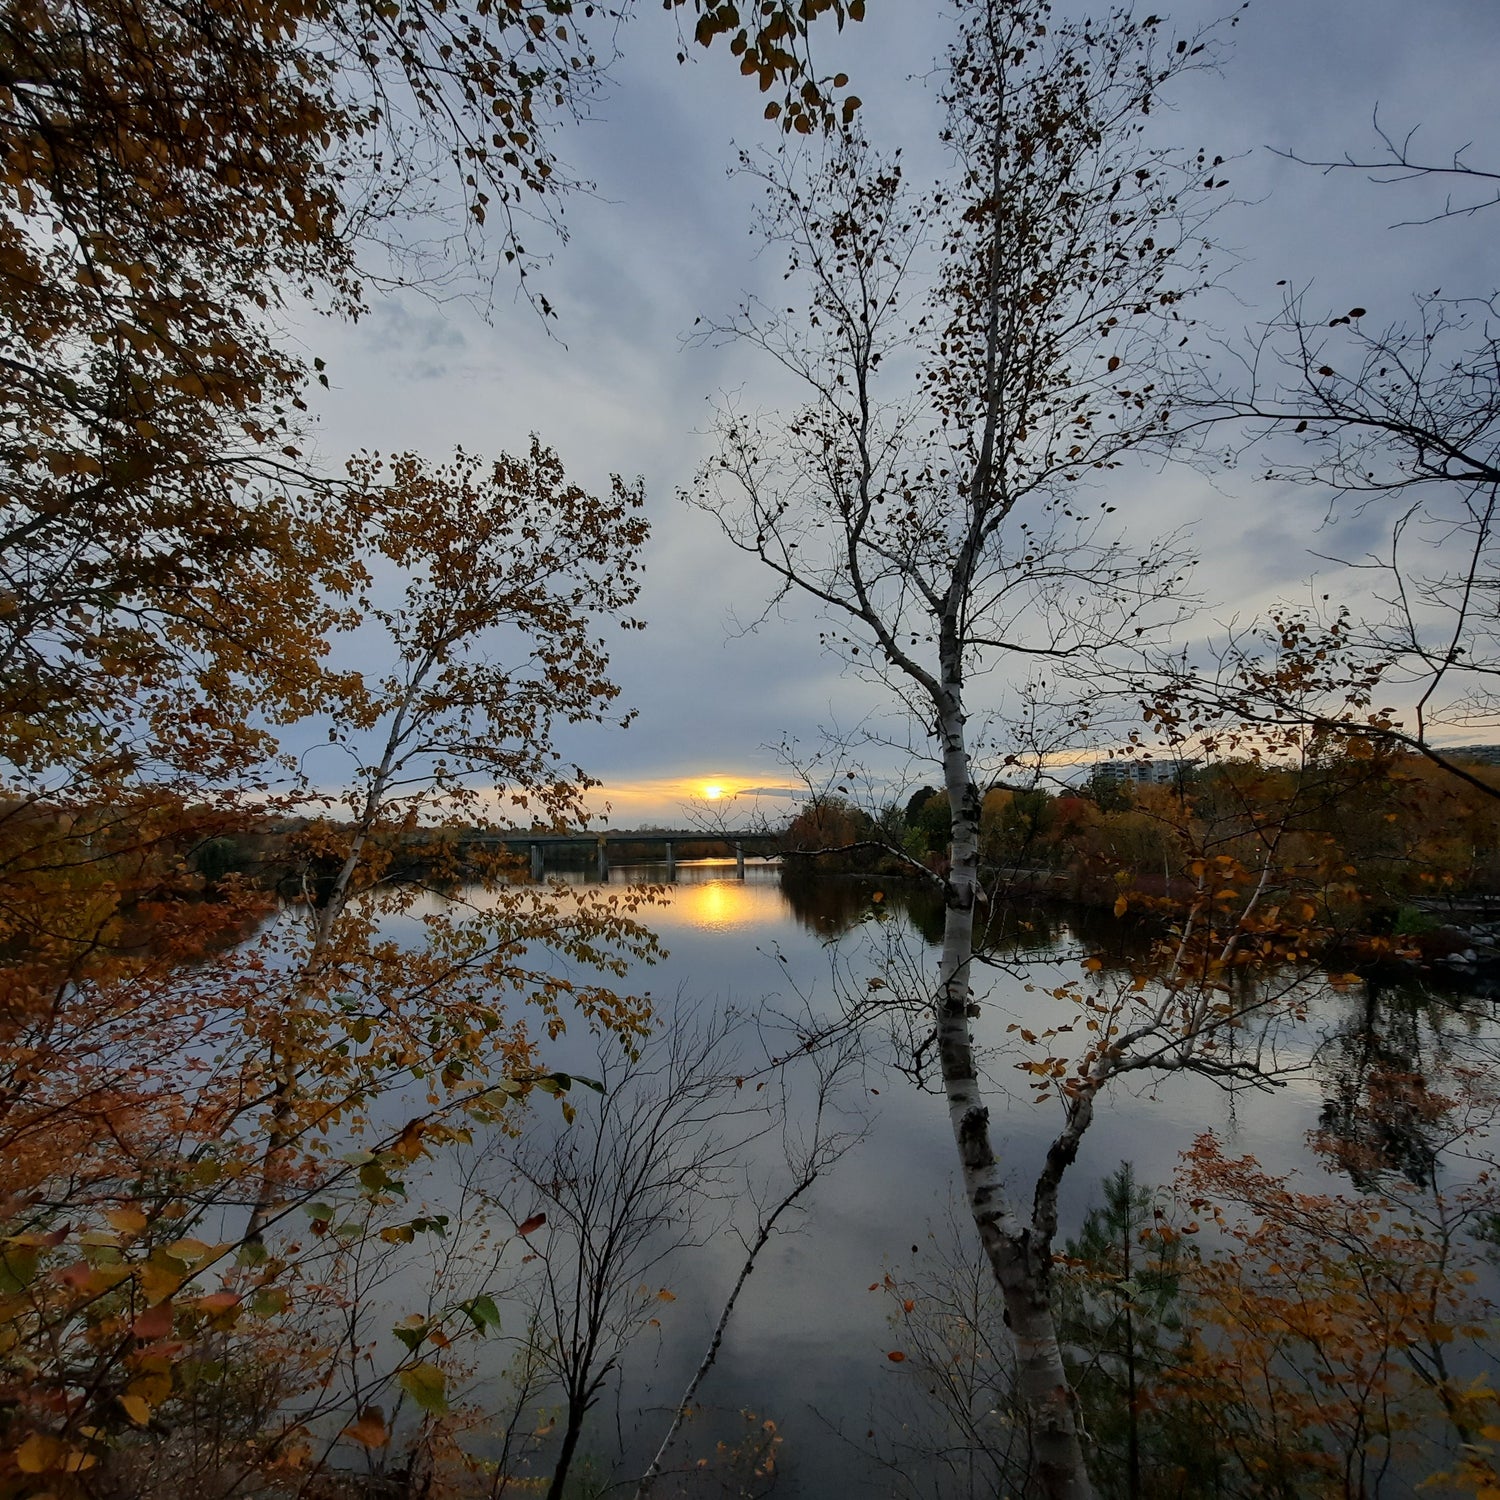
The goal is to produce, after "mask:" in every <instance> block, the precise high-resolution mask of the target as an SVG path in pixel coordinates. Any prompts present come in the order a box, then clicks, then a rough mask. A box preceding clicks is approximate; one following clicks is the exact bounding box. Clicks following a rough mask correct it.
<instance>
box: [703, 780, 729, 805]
mask: <svg viewBox="0 0 1500 1500" xmlns="http://www.w3.org/2000/svg"><path fill="white" fill-rule="evenodd" d="M703 795H704V796H705V797H707V798H708V800H709V801H710V802H717V801H718V800H719V798H720V797H722V796H723V795H724V788H723V787H721V786H720V785H719V784H718V782H716V781H711V782H709V784H708V785H707V786H706V787H704V788H703Z"/></svg>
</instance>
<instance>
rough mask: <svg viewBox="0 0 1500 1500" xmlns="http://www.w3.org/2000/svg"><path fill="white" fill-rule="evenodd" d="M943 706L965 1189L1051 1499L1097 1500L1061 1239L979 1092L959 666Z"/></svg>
mask: <svg viewBox="0 0 1500 1500" xmlns="http://www.w3.org/2000/svg"><path fill="white" fill-rule="evenodd" d="M944 675H945V682H944V689H945V692H944V698H945V700H946V701H945V702H943V703H941V704H940V705H939V727H940V730H941V733H942V743H943V781H944V785H945V787H946V788H947V792H948V805H949V808H950V810H951V812H952V817H953V830H952V839H953V842H952V859H951V869H950V871H949V875H948V884H947V892H946V898H947V899H946V911H945V913H944V920H943V952H942V960H941V967H940V969H939V987H938V997H937V1005H936V1010H937V1015H936V1021H937V1038H938V1055H939V1058H940V1060H941V1065H942V1072H943V1087H944V1091H945V1093H946V1095H947V1100H948V1117H949V1120H950V1121H951V1123H952V1126H953V1137H954V1140H955V1142H956V1144H957V1146H958V1155H959V1160H960V1162H961V1163H962V1166H963V1180H964V1193H965V1196H966V1198H967V1200H968V1203H969V1209H970V1212H971V1213H972V1214H973V1216H974V1223H975V1225H976V1226H977V1227H978V1230H979V1237H980V1240H981V1242H982V1243H983V1245H984V1250H985V1254H986V1255H987V1257H988V1258H989V1262H990V1266H991V1268H992V1269H993V1271H994V1273H995V1279H996V1281H998V1282H999V1285H1000V1289H1001V1293H1002V1295H1003V1297H1004V1301H1005V1312H1006V1319H1007V1321H1008V1323H1009V1325H1010V1331H1011V1335H1012V1337H1013V1338H1014V1339H1015V1345H1016V1371H1017V1381H1018V1386H1019V1389H1020V1393H1021V1398H1022V1400H1023V1401H1024V1402H1025V1403H1026V1407H1027V1410H1028V1412H1029V1413H1030V1417H1031V1424H1032V1446H1033V1452H1034V1454H1035V1474H1036V1477H1037V1480H1038V1482H1039V1483H1040V1485H1041V1491H1042V1493H1043V1494H1044V1495H1045V1496H1046V1497H1047V1500H1092V1497H1093V1487H1092V1486H1091V1485H1090V1483H1089V1477H1088V1471H1087V1468H1086V1467H1085V1465H1084V1459H1083V1445H1082V1440H1081V1424H1080V1422H1079V1416H1078V1404H1077V1400H1076V1398H1075V1397H1074V1395H1073V1391H1072V1388H1071V1387H1070V1386H1069V1384H1068V1378H1067V1374H1066V1372H1065V1371H1064V1369H1063V1361H1062V1350H1061V1348H1060V1347H1059V1345H1058V1342H1057V1329H1056V1325H1055V1323H1054V1321H1053V1317H1052V1305H1051V1296H1050V1289H1051V1279H1052V1245H1051V1241H1050V1237H1045V1236H1042V1235H1039V1234H1038V1233H1037V1231H1036V1229H1035V1227H1034V1226H1033V1225H1031V1224H1029V1223H1025V1222H1023V1221H1022V1220H1021V1218H1020V1217H1019V1216H1018V1215H1017V1214H1016V1213H1015V1211H1014V1210H1013V1209H1012V1208H1011V1207H1010V1206H1009V1205H1008V1204H1007V1202H1006V1197H1005V1188H1004V1183H1003V1181H1002V1178H1001V1172H1000V1166H999V1163H998V1162H997V1161H996V1159H995V1152H994V1148H993V1146H992V1145H991V1143H990V1130H989V1119H990V1116H989V1110H988V1109H986V1108H985V1106H984V1101H983V1098H982V1096H981V1094H980V1090H979V1077H978V1072H977V1070H976V1068H975V1065H974V1041H973V1031H972V1027H971V1025H970V1014H969V1004H970V988H969V978H970V970H971V968H972V964H973V957H974V903H975V898H976V894H977V892H978V889H979V879H978V875H979V813H980V798H979V790H978V788H977V787H976V786H975V785H974V783H973V780H972V776H971V768H970V763H969V754H968V748H967V745H966V742H965V738H964V716H963V710H962V699H961V690H960V686H959V684H960V678H959V675H958V670H957V664H956V662H955V663H954V664H953V668H952V669H951V670H949V671H947V672H945V674H944Z"/></svg>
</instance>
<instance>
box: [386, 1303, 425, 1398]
mask: <svg viewBox="0 0 1500 1500" xmlns="http://www.w3.org/2000/svg"><path fill="white" fill-rule="evenodd" d="M391 1332H392V1333H394V1334H395V1335H396V1337H397V1338H398V1339H400V1340H401V1342H402V1343H403V1344H405V1345H406V1347H407V1348H408V1349H410V1350H411V1352H412V1353H413V1354H415V1353H416V1352H417V1350H418V1348H420V1347H421V1343H422V1340H423V1339H425V1338H426V1337H427V1319H426V1318H424V1317H423V1316H422V1314H421V1313H412V1314H411V1315H410V1316H409V1317H405V1318H402V1320H401V1321H400V1322H399V1323H397V1324H396V1325H395V1326H394V1327H393V1328H392V1329H391ZM413 1394H415V1393H413Z"/></svg>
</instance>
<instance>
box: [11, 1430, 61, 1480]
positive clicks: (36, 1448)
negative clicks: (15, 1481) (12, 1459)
mask: <svg viewBox="0 0 1500 1500" xmlns="http://www.w3.org/2000/svg"><path fill="white" fill-rule="evenodd" d="M63 1451H64V1450H63V1445H62V1444H61V1443H60V1442H59V1441H58V1440H57V1439H56V1438H55V1437H49V1436H48V1435H47V1434H46V1433H45V1432H33V1433H32V1434H31V1436H30V1437H29V1438H27V1439H26V1441H25V1442H24V1443H22V1444H21V1446H20V1447H19V1448H17V1449H16V1467H17V1468H18V1469H19V1470H20V1471H21V1472H22V1473H23V1474H45V1473H46V1472H47V1470H48V1469H55V1468H56V1467H57V1461H58V1459H59V1458H60V1457H61V1456H62V1454H63Z"/></svg>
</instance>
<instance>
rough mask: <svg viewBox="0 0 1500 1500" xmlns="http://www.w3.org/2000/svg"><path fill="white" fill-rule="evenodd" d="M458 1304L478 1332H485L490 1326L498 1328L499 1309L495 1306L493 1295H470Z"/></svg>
mask: <svg viewBox="0 0 1500 1500" xmlns="http://www.w3.org/2000/svg"><path fill="white" fill-rule="evenodd" d="M459 1306H460V1307H461V1308H462V1309H463V1311H464V1312H466V1313H467V1314H468V1315H469V1318H470V1319H471V1320H472V1322H473V1324H474V1326H475V1327H476V1328H477V1329H478V1330H479V1331H480V1333H487V1332H488V1331H489V1330H490V1329H491V1328H499V1326H500V1309H499V1308H498V1307H496V1306H495V1299H494V1298H493V1297H490V1296H487V1295H485V1294H481V1295H479V1296H478V1297H470V1298H469V1300H468V1301H467V1302H461V1303H460V1304H459Z"/></svg>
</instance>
